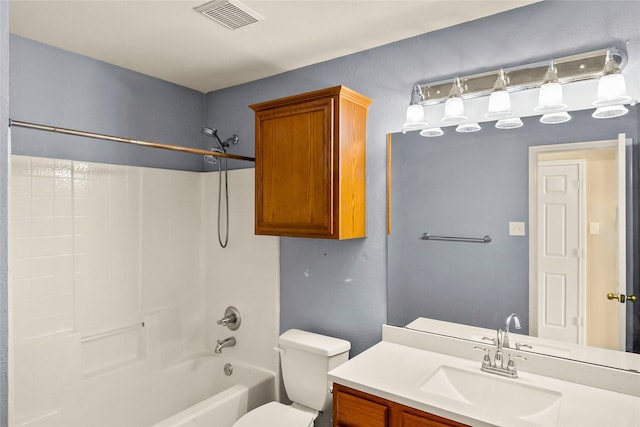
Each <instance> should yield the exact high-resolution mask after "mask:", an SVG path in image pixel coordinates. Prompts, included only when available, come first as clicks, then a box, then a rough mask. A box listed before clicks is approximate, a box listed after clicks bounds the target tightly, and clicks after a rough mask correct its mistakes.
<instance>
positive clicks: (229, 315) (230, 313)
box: [218, 306, 240, 331]
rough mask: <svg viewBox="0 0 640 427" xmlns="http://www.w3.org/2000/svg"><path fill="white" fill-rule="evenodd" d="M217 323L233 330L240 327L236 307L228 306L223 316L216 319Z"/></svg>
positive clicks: (238, 313)
mask: <svg viewBox="0 0 640 427" xmlns="http://www.w3.org/2000/svg"><path fill="white" fill-rule="evenodd" d="M218 325H221V326H226V327H227V328H229V329H231V330H232V331H235V330H236V329H238V328H239V327H240V312H239V311H238V309H237V308H235V307H233V306H230V307H227V309H226V310H225V311H224V317H223V318H222V319H220V320H218Z"/></svg>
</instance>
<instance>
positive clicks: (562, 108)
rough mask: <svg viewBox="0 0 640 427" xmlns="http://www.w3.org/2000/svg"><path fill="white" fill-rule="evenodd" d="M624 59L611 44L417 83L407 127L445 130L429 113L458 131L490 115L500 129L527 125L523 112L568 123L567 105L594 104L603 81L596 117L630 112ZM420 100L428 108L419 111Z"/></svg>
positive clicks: (429, 131)
mask: <svg viewBox="0 0 640 427" xmlns="http://www.w3.org/2000/svg"><path fill="white" fill-rule="evenodd" d="M626 59H627V58H626V52H624V51H621V50H618V49H616V48H607V49H600V50H595V51H591V52H585V53H579V54H575V55H570V56H564V57H556V58H554V59H553V60H551V61H549V60H545V61H540V62H535V63H531V64H526V65H517V66H513V67H501V68H499V69H497V70H494V71H488V72H482V73H478V74H473V75H464V76H463V75H459V76H457V77H455V78H453V79H449V80H441V81H437V82H433V83H418V84H417V85H416V86H415V87H414V90H413V92H412V102H411V105H410V109H411V113H409V111H408V115H407V120H406V122H405V125H404V126H403V131H405V132H406V131H408V130H420V134H421V135H423V136H440V135H441V134H442V129H440V128H438V127H428V126H427V123H426V120H425V116H426V117H429V119H430V120H429V122H431V120H433V119H432V117H433V116H434V115H435V120H437V117H438V116H440V117H441V119H440V121H441V123H442V124H443V125H444V126H451V125H454V126H458V127H457V128H456V130H457V131H459V132H472V131H477V130H479V128H480V126H481V125H482V123H481V122H486V121H491V120H496V124H495V125H496V127H497V128H498V129H515V128H518V127H520V126H522V125H523V122H522V119H520V117H519V116H533V115H538V114H539V115H540V116H541V118H540V121H541V122H542V123H545V124H557V123H564V122H566V121H568V120H571V116H570V115H569V113H568V110H570V109H575V110H580V109H588V108H589V107H590V106H591V105H592V102H593V98H591V99H589V95H588V94H589V93H590V91H591V89H590V88H591V87H593V88H594V89H593V91H594V92H595V86H596V82H599V83H598V98H597V101H595V102H593V107H597V109H596V110H595V112H594V113H593V117H595V118H611V117H618V116H620V115H623V114H625V113H626V112H627V111H628V110H627V108H626V107H625V105H624V104H634V103H635V100H634V99H632V98H631V97H630V96H629V95H627V92H626V88H625V82H624V76H623V75H622V74H621V69H622V68H623V66H624V65H625V64H626ZM576 82H583V83H581V84H583V85H584V86H582V87H581V86H577V85H572V84H573V83H576ZM570 85H571V86H570ZM569 87H570V88H571V90H568V89H567V88H569ZM574 88H575V89H577V90H575V89H574ZM584 88H588V90H586V91H585V90H583V89H584ZM533 90H536V92H533ZM529 93H531V95H532V96H531V97H533V95H534V94H535V96H536V98H537V104H536V103H535V102H536V101H533V102H531V103H529V99H530V97H529V96H528V94H529ZM485 96H487V97H488V98H489V103H488V107H485V108H487V109H486V110H485V112H484V113H480V110H481V109H482V106H481V103H479V102H477V101H476V99H478V98H482V97H485ZM416 104H419V105H421V106H422V107H424V109H423V110H421V111H420V110H418V108H417V107H415V106H414V105H416ZM442 104H444V114H443V112H442ZM531 104H533V105H531ZM485 105H487V104H485ZM478 107H479V108H478Z"/></svg>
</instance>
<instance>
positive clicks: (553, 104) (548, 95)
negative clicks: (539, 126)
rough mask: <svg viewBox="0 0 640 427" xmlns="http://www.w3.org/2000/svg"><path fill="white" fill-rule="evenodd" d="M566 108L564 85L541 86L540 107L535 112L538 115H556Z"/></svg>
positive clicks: (549, 84) (554, 83) (552, 83)
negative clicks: (555, 113) (563, 92)
mask: <svg viewBox="0 0 640 427" xmlns="http://www.w3.org/2000/svg"><path fill="white" fill-rule="evenodd" d="M566 108H567V104H565V103H564V97H563V95H562V85H560V83H557V82H551V83H545V84H543V85H542V86H540V92H539V93H538V106H537V107H536V108H534V111H536V112H538V113H554V112H557V111H562V110H564V109H566ZM543 123H544V122H543Z"/></svg>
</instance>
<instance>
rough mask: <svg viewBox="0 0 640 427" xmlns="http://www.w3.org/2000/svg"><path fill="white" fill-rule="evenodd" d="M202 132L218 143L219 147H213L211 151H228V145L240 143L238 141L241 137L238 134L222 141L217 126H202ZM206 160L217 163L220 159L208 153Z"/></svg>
mask: <svg viewBox="0 0 640 427" xmlns="http://www.w3.org/2000/svg"><path fill="white" fill-rule="evenodd" d="M202 133H203V134H204V135H206V136H209V137H211V138H213V139H214V140H215V141H216V142H217V143H218V146H217V147H212V148H211V151H214V152H217V153H226V152H227V150H226V148H227V147H229V146H230V145H231V144H234V145H235V144H237V143H238V141H240V137H238V135H233V136H230V137H229V138H227V139H225V140H224V141H222V140H221V139H220V137H219V136H218V130H217V129H216V128H209V127H205V128H202ZM204 161H205V162H207V163H209V164H212V165H215V164H216V163H217V161H218V159H216V156H213V155H211V154H207V155H206V156H204Z"/></svg>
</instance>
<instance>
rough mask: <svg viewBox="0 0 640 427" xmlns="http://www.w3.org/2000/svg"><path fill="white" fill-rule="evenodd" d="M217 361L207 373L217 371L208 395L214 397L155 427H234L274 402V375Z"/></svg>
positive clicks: (213, 375)
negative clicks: (228, 369)
mask: <svg viewBox="0 0 640 427" xmlns="http://www.w3.org/2000/svg"><path fill="white" fill-rule="evenodd" d="M215 362H216V363H214V364H210V363H208V361H207V362H206V363H207V364H209V365H212V366H211V367H207V371H208V370H209V369H211V368H213V371H214V372H213V373H212V377H214V378H215V380H214V383H215V386H214V387H213V388H212V389H211V391H210V392H209V393H208V394H209V395H210V397H207V398H206V399H204V400H202V401H199V402H198V403H196V404H195V405H192V406H190V407H188V408H187V409H184V410H182V411H180V412H178V413H176V414H175V415H172V416H170V417H168V418H166V419H164V420H162V421H160V422H159V423H156V424H154V425H153V427H231V425H232V424H233V423H234V422H235V421H236V420H237V419H238V418H240V417H241V416H242V415H244V414H246V413H247V412H248V411H250V410H252V409H254V408H257V407H258V406H260V405H262V404H264V403H267V402H270V401H272V400H274V393H275V379H274V375H273V373H271V372H268V371H264V370H261V369H257V368H254V367H251V366H249V365H245V364H240V363H233V362H229V361H226V360H224V359H222V358H219V359H216V360H215ZM196 363H198V362H196ZM200 363H201V362H200ZM227 363H229V364H230V365H231V366H232V367H233V373H232V374H231V375H229V376H227V375H226V373H225V365H226V364H227ZM213 365H215V366H213ZM206 375H208V372H207V374H205V376H206Z"/></svg>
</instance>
